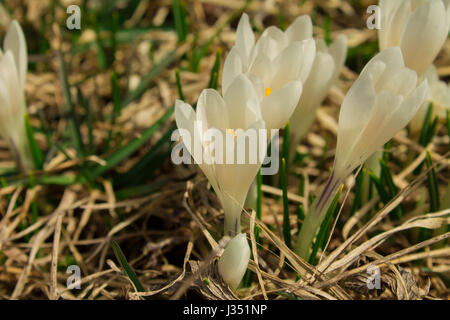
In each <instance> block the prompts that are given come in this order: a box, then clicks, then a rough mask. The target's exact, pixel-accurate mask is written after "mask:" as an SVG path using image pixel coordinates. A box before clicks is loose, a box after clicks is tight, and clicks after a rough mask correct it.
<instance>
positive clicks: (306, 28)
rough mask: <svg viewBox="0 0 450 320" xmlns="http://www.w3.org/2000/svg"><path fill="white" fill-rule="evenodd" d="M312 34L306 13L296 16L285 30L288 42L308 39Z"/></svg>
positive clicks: (309, 20)
mask: <svg viewBox="0 0 450 320" xmlns="http://www.w3.org/2000/svg"><path fill="white" fill-rule="evenodd" d="M312 35H313V32H312V22H311V18H310V17H309V16H308V15H303V16H300V17H297V19H295V20H294V22H292V24H291V25H290V26H289V27H288V28H287V30H286V36H287V38H288V41H289V42H294V41H301V40H306V39H310V38H312Z"/></svg>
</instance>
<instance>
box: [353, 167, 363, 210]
mask: <svg viewBox="0 0 450 320" xmlns="http://www.w3.org/2000/svg"><path fill="white" fill-rule="evenodd" d="M365 176H366V169H361V171H359V173H358V176H357V177H356V186H355V199H354V200H353V204H352V209H351V211H350V215H351V216H353V215H354V214H355V212H356V210H358V209H360V208H361V206H362V194H363V189H364V180H365Z"/></svg>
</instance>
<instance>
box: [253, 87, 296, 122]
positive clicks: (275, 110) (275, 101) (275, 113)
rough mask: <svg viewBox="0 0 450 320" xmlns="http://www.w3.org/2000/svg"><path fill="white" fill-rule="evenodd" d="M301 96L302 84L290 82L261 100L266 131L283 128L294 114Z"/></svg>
mask: <svg viewBox="0 0 450 320" xmlns="http://www.w3.org/2000/svg"><path fill="white" fill-rule="evenodd" d="M301 94H302V83H301V82H300V81H291V82H289V83H288V84H286V85H285V86H284V87H282V88H280V89H278V90H275V91H273V92H272V93H271V94H270V95H269V96H267V97H265V98H264V99H263V101H262V102H261V109H262V115H263V119H264V121H265V122H266V126H267V129H269V130H270V129H280V128H284V126H285V125H286V123H287V122H288V120H289V118H290V117H291V115H292V113H293V112H294V109H295V107H296V106H297V103H298V101H299V99H300V96H301Z"/></svg>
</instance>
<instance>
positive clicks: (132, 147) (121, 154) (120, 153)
mask: <svg viewBox="0 0 450 320" xmlns="http://www.w3.org/2000/svg"><path fill="white" fill-rule="evenodd" d="M173 112H174V107H171V108H170V109H169V110H168V111H167V112H166V113H165V114H164V115H163V116H162V117H161V118H159V119H158V120H157V121H156V122H155V123H154V124H153V125H152V126H150V128H148V129H147V130H145V131H144V132H143V133H142V134H141V136H140V137H139V138H136V139H134V140H132V141H130V142H129V143H128V144H127V145H126V146H124V147H122V148H120V149H119V150H117V151H116V152H114V153H113V154H112V155H110V156H109V157H107V158H106V159H105V160H106V165H104V166H102V165H97V166H96V167H95V168H93V169H92V170H91V172H92V175H91V176H92V177H93V178H96V177H98V176H100V175H101V174H103V173H104V172H106V171H108V170H110V169H112V168H114V167H115V166H116V165H118V164H119V163H120V162H122V161H123V160H125V159H126V158H127V157H129V156H130V155H131V154H132V153H133V152H135V151H136V150H137V149H138V148H139V147H141V146H142V145H143V144H144V143H145V142H146V141H147V140H148V139H150V138H151V137H152V136H153V134H154V133H155V132H156V131H157V130H158V129H159V127H160V126H161V125H163V124H164V123H166V122H167V121H168V120H169V118H170V117H171V116H172V114H173Z"/></svg>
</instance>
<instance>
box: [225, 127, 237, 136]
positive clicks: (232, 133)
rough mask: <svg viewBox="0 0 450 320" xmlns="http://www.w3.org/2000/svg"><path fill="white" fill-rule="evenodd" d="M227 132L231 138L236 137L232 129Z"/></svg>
mask: <svg viewBox="0 0 450 320" xmlns="http://www.w3.org/2000/svg"><path fill="white" fill-rule="evenodd" d="M227 132H228V133H229V134H231V135H232V136H233V137H236V134H235V133H234V130H233V129H227Z"/></svg>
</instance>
